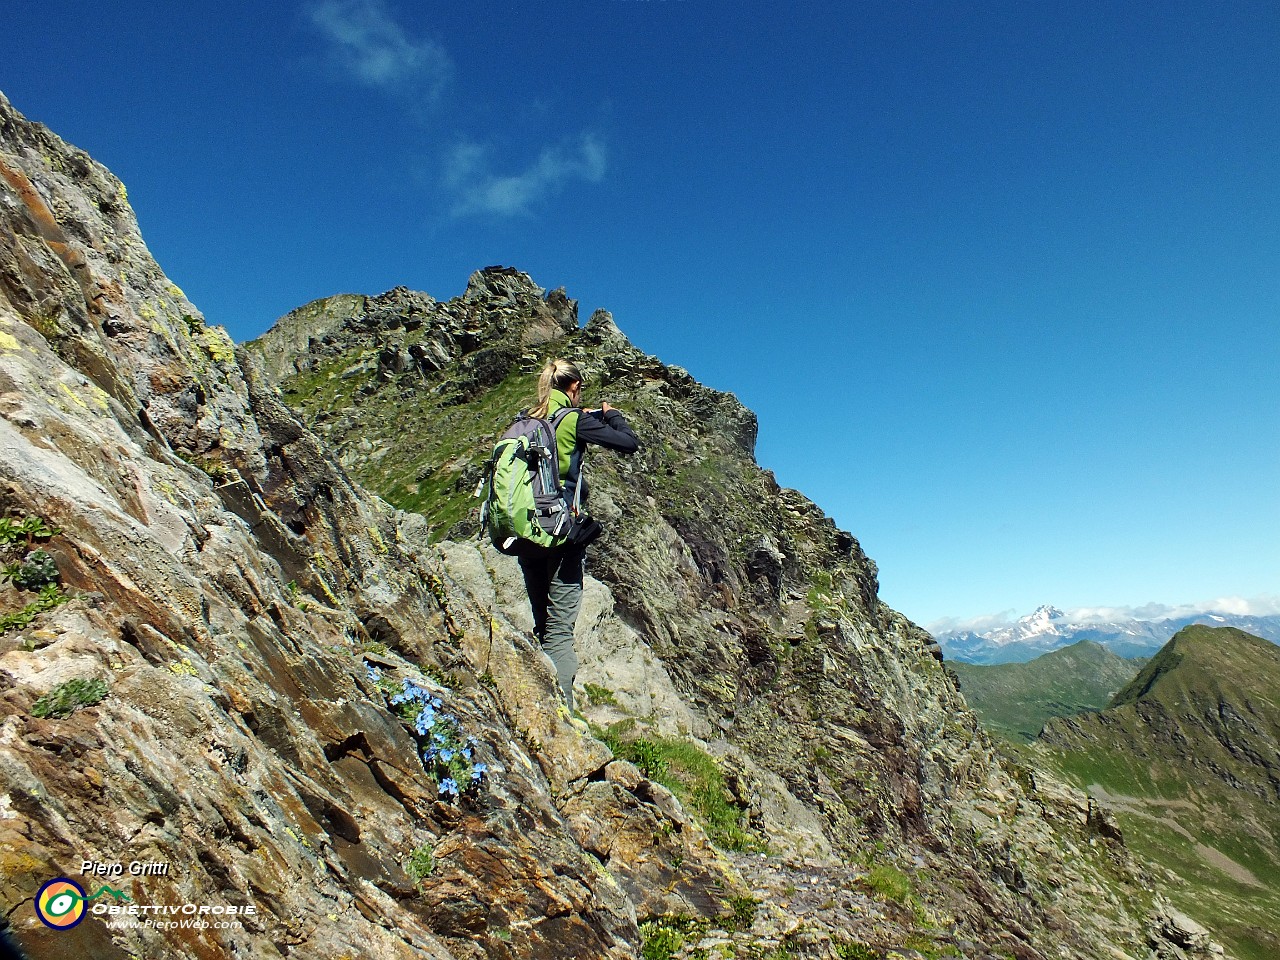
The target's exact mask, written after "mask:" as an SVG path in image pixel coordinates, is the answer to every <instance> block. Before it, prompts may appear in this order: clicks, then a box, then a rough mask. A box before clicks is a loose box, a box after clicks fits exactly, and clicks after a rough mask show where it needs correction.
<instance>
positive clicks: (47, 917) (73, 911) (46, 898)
mask: <svg viewBox="0 0 1280 960" xmlns="http://www.w3.org/2000/svg"><path fill="white" fill-rule="evenodd" d="M87 899H88V898H87V897H86V896H85V895H84V888H83V887H81V886H80V884H78V883H76V882H75V881H74V880H68V879H67V878H66V877H58V878H57V879H55V880H50V881H49V882H48V883H46V884H45V885H44V886H43V887H41V888H40V892H39V893H38V894H36V916H38V917H39V918H40V919H41V920H42V921H44V925H45V926H46V927H53V929H55V930H70V929H71V928H72V927H74V926H75V925H76V924H77V923H79V922H80V921H81V920H83V919H84V905H85V901H86V900H87Z"/></svg>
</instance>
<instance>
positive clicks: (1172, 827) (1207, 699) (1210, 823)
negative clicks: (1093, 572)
mask: <svg viewBox="0 0 1280 960" xmlns="http://www.w3.org/2000/svg"><path fill="white" fill-rule="evenodd" d="M1036 753H1037V754H1038V755H1039V758H1040V759H1041V760H1042V761H1043V762H1045V763H1047V764H1049V765H1051V766H1053V767H1055V768H1057V769H1058V770H1059V771H1060V772H1062V773H1063V774H1065V775H1066V776H1068V777H1069V778H1070V779H1073V780H1075V781H1076V782H1077V783H1078V784H1079V785H1081V786H1082V787H1085V788H1087V789H1089V790H1090V792H1091V793H1093V795H1094V796H1096V797H1098V798H1099V799H1100V800H1103V801H1104V802H1106V803H1108V804H1109V805H1110V806H1111V807H1112V808H1113V809H1114V810H1115V811H1116V815H1117V818H1118V820H1119V821H1120V823H1121V826H1122V828H1123V829H1124V833H1125V839H1126V841H1127V842H1128V844H1129V846H1130V847H1131V848H1132V849H1133V850H1134V851H1135V852H1136V853H1138V854H1139V855H1140V856H1142V857H1144V858H1146V859H1147V860H1148V861H1150V862H1151V863H1152V864H1153V865H1155V867H1156V871H1157V874H1158V875H1159V876H1160V877H1161V878H1162V879H1164V880H1166V881H1167V886H1168V888H1169V891H1170V897H1171V899H1173V900H1174V902H1175V904H1176V905H1177V906H1179V907H1180V908H1181V909H1183V910H1184V911H1185V912H1186V913H1188V914H1190V915H1191V916H1193V917H1195V918H1196V919H1198V920H1199V921H1200V922H1201V923H1203V924H1205V926H1207V927H1209V928H1210V929H1211V930H1213V931H1214V933H1215V934H1216V935H1217V936H1218V937H1219V938H1220V939H1221V940H1222V942H1223V943H1224V944H1225V945H1226V946H1227V949H1228V951H1229V952H1230V953H1231V954H1232V955H1233V956H1236V957H1238V958H1240V960H1274V958H1275V957H1278V956H1280V842H1278V840H1277V836H1278V835H1280V647H1277V646H1276V645H1274V644H1272V643H1268V642H1267V641H1265V640H1262V639H1259V638H1257V637H1253V636H1250V635H1249V634H1246V633H1242V632H1241V631H1239V630H1234V629H1232V628H1229V627H1221V628H1214V627H1204V626H1192V627H1187V628H1186V629H1184V630H1182V631H1180V632H1179V633H1178V634H1177V636H1175V637H1174V638H1173V639H1172V640H1171V641H1170V642H1169V643H1168V644H1167V645H1166V646H1165V647H1164V648H1163V649H1162V650H1161V651H1160V652H1159V653H1158V654H1157V655H1156V656H1155V657H1153V658H1152V659H1151V661H1150V662H1149V663H1148V664H1147V666H1146V667H1145V668H1143V670H1142V671H1141V673H1139V675H1138V676H1137V677H1135V678H1134V680H1133V681H1132V682H1131V683H1130V684H1128V685H1127V686H1126V687H1125V688H1124V689H1123V690H1121V691H1120V692H1119V693H1117V694H1116V696H1115V698H1114V699H1113V700H1112V702H1111V704H1110V706H1109V707H1108V708H1107V709H1106V710H1104V711H1103V712H1101V713H1098V714H1091V715H1090V714H1086V715H1082V716H1077V717H1072V718H1069V719H1061V720H1055V721H1052V722H1051V723H1050V724H1049V725H1048V726H1047V727H1046V729H1045V731H1044V733H1043V734H1042V736H1041V738H1040V740H1039V741H1038V743H1037V745H1036Z"/></svg>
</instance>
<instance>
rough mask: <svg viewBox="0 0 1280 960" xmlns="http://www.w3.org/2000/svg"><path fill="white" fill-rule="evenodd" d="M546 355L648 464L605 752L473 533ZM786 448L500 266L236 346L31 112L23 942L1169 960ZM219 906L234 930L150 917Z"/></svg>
mask: <svg viewBox="0 0 1280 960" xmlns="http://www.w3.org/2000/svg"><path fill="white" fill-rule="evenodd" d="M552 353H555V354H561V355H567V356H574V357H576V358H579V359H580V360H581V362H582V363H583V364H584V365H585V367H586V369H587V371H588V377H589V381H588V382H589V384H590V387H591V389H592V390H594V391H596V393H595V397H598V398H600V399H607V400H609V402H611V403H613V402H616V403H617V405H618V406H620V407H623V408H624V409H626V410H627V412H628V415H629V417H630V418H631V419H632V421H633V423H634V424H635V426H636V429H637V432H638V433H639V434H640V435H641V436H642V438H643V439H644V442H645V447H644V450H642V451H641V453H640V454H637V456H636V457H634V458H631V459H629V460H625V461H623V460H616V459H611V458H606V457H600V458H598V459H597V460H594V461H593V462H592V464H591V465H590V466H589V469H591V470H592V471H593V473H592V482H593V485H594V491H595V492H594V493H593V507H594V509H595V510H596V512H597V513H598V515H599V517H600V518H601V519H602V520H603V521H604V522H605V524H606V526H608V527H609V531H610V532H609V534H608V536H607V537H606V538H605V540H604V541H602V547H601V549H600V550H599V552H598V553H596V554H595V555H594V556H593V557H592V560H591V570H592V576H591V577H590V578H588V581H587V584H586V590H585V595H584V611H583V615H582V617H581V619H580V626H581V633H580V636H579V638H578V642H579V645H580V650H581V652H582V661H583V666H582V671H581V673H580V676H579V679H580V682H581V695H582V702H583V703H584V704H586V705H587V711H586V712H587V717H588V719H589V720H590V721H591V724H592V725H591V726H590V727H589V728H588V729H587V730H584V729H583V728H582V725H581V724H579V723H575V722H574V719H575V718H571V717H569V716H568V714H567V711H565V710H564V709H563V708H562V706H561V702H560V700H559V699H558V694H557V685H556V680H555V676H554V673H553V671H552V669H551V667H550V664H549V663H548V662H547V661H546V659H545V657H543V656H542V654H541V653H540V651H539V650H538V649H537V647H536V645H535V644H534V643H533V642H532V640H531V638H530V629H529V628H530V622H529V614H528V610H527V605H526V604H525V602H524V598H523V590H522V586H521V584H520V582H519V576H518V572H517V571H516V570H515V569H514V568H513V565H512V564H510V563H509V562H507V558H503V557H501V556H499V555H497V554H496V553H494V552H493V551H491V550H488V549H486V548H485V547H483V546H481V545H480V544H478V543H477V542H476V541H475V540H474V539H472V535H473V534H474V532H475V528H474V518H473V516H472V514H471V500H470V490H471V488H473V487H474V480H475V477H476V470H477V468H478V462H479V458H482V457H483V453H484V449H485V446H486V444H488V443H490V442H491V440H492V437H493V435H494V433H495V432H496V431H498V430H500V429H501V428H502V426H503V425H504V421H506V420H507V419H509V418H510V416H511V415H512V412H513V411H514V410H515V409H518V407H519V405H520V404H521V403H524V402H527V400H528V398H529V397H530V395H531V387H532V385H533V379H534V377H535V375H536V371H537V369H538V367H539V365H540V364H541V362H542V361H543V359H544V358H545V357H546V356H548V355H549V354H552ZM277 387H278V389H277ZM592 399H594V398H593V397H591V396H589V397H588V401H590V400H592ZM755 433H756V422H755V417H754V416H753V415H752V414H751V413H750V411H747V410H746V409H745V408H744V407H743V406H742V405H741V404H740V403H739V402H738V401H737V400H736V398H734V397H733V396H732V395H729V394H724V393H720V392H718V391H714V390H710V389H708V388H706V387H705V386H703V385H701V384H699V383H698V382H697V381H696V380H695V379H694V378H693V376H691V375H690V374H689V373H687V372H685V371H682V370H679V369H677V368H673V367H668V366H666V365H664V364H662V363H661V362H660V361H659V360H657V359H656V358H654V357H650V356H647V355H645V354H644V353H642V352H641V351H639V350H637V349H635V348H634V347H633V346H631V345H630V344H629V343H627V342H626V338H625V336H624V335H623V334H622V332H621V330H620V329H619V327H618V325H617V324H615V323H614V322H613V321H612V319H610V318H608V317H606V316H605V315H602V314H595V315H594V316H593V318H592V320H591V321H590V322H588V323H587V324H586V325H585V326H584V327H580V326H579V324H578V319H577V305H576V303H574V302H573V301H572V300H570V299H569V298H568V296H567V295H566V294H565V292H564V291H552V292H551V293H545V292H544V291H542V290H541V288H539V287H537V285H536V284H534V283H533V282H532V280H531V279H530V278H529V277H527V276H526V275H524V274H521V273H519V272H518V271H513V270H510V269H508V268H487V269H485V270H482V271H479V272H478V273H477V274H476V275H474V276H473V277H472V280H471V282H470V283H469V284H468V286H467V291H466V293H464V294H463V295H462V296H461V297H458V298H455V299H452V300H448V301H443V302H442V301H438V300H436V299H435V298H434V297H432V296H430V295H428V294H423V293H417V292H414V291H411V290H408V289H406V288H403V287H397V288H396V289H394V290H391V291H388V292H387V293H384V294H382V295H380V296H369V295H366V294H351V293H348V294H342V295H336V296H332V297H327V298H325V299H322V300H318V301H315V302H313V303H311V304H308V305H307V306H305V307H302V308H299V310H297V311H294V312H293V313H291V314H290V315H289V316H288V317H286V318H284V319H282V321H281V322H280V323H278V324H277V325H276V327H275V328H274V330H273V331H272V333H271V334H270V335H269V336H267V337H265V338H264V339H263V340H262V341H261V342H259V343H257V344H255V345H254V346H253V348H252V350H249V349H245V348H242V347H237V346H235V345H234V344H232V343H231V341H230V340H229V338H228V337H227V335H226V333H225V332H224V331H222V330H221V329H219V328H217V327H211V326H208V325H207V324H206V323H205V321H204V319H203V317H202V316H201V314H200V313H199V311H198V310H197V309H196V308H195V307H194V306H193V305H192V304H191V303H190V302H189V301H188V300H187V299H186V297H185V296H184V295H183V293H182V291H181V290H180V289H179V288H178V287H177V286H175V285H174V284H173V283H172V282H171V281H170V280H169V279H168V278H167V277H166V276H165V275H164V273H163V272H162V271H161V269H160V268H159V266H158V265H157V264H156V263H155V262H154V261H153V260H152V258H151V256H150V254H149V253H148V252H147V250H146V247H145V245H144V244H143V242H142V238H141V236H140V234H139V233H138V229H137V223H136V220H135V218H134V216H133V213H132V211H131V210H130V208H129V206H128V203H127V199H126V195H125V191H124V188H123V186H122V185H121V184H120V182H119V181H118V180H116V179H115V178H114V177H113V176H112V175H111V174H110V173H109V172H108V171H106V170H105V169H104V168H103V167H101V166H100V165H99V164H97V163H95V162H94V161H93V160H92V159H91V158H89V157H88V156H87V155H86V154H84V153H83V152H82V151H79V150H77V149H75V148H73V147H70V146H68V145H67V144H65V143H63V142H62V141H61V140H60V139H58V137H56V136H55V135H54V134H53V133H51V132H50V131H48V130H47V129H45V128H44V127H42V126H40V125H38V124H35V123H31V122H29V121H27V120H26V119H25V118H24V117H22V116H21V115H20V114H19V113H17V112H16V111H15V110H13V108H12V107H11V106H10V105H9V104H8V101H6V100H3V98H0V453H2V455H0V517H2V518H3V521H4V523H3V524H2V525H0V549H3V551H5V553H4V556H3V558H2V559H3V562H4V564H5V567H4V569H5V570H6V582H5V583H4V585H3V586H2V587H0V617H2V618H3V619H2V620H0V627H2V632H0V700H3V704H4V709H3V711H2V712H0V716H2V717H3V719H2V720H0V731H2V735H0V864H2V865H3V868H4V869H3V871H0V897H2V898H3V904H2V906H3V911H2V912H0V916H2V917H4V918H5V924H6V925H7V930H8V934H9V935H10V936H11V938H12V939H13V940H14V941H16V943H17V944H18V946H19V947H20V948H21V949H22V950H24V951H26V952H28V953H29V954H30V955H31V956H37V957H44V956H76V957H94V958H109V960H124V958H126V957H130V956H145V957H148V958H161V960H163V958H178V957H183V958H186V957H192V956H196V957H202V958H210V960H216V958H223V957H228V958H229V957H239V956H252V957H263V958H271V957H283V956H294V957H332V958H338V957H366V958H378V960H393V958H394V960H410V958H423V957H430V958H438V960H446V958H460V960H461V958H466V960H473V958H482V957H484V958H490V957H491V958H495V960H497V958H503V960H506V958H514V957H519V958H547V960H551V958H557V960H558V958H562V957H565V956H573V957H583V958H617V960H623V958H628V960H630V958H636V957H639V956H641V955H642V953H643V955H644V956H656V955H658V954H659V952H660V951H665V953H664V955H674V954H675V953H676V952H678V951H679V952H681V955H684V956H701V955H703V954H704V953H706V952H708V951H714V952H715V953H716V954H718V955H721V956H725V957H726V958H727V957H741V958H746V957H759V956H780V955H784V954H785V955H803V956H806V957H813V958H822V960H835V958H837V957H849V956H858V957H863V956H875V957H883V956H889V955H894V954H895V953H896V954H901V955H911V953H912V952H916V953H921V952H925V953H927V954H929V955H938V956H943V955H948V954H950V955H954V956H962V957H973V958H979V957H987V956H989V955H992V954H993V952H994V954H995V955H1000V956H1014V957H1017V958H1019V960H1039V958H1047V957H1057V956H1073V957H1117V956H1130V957H1134V958H1138V957H1140V956H1145V955H1146V954H1145V952H1144V951H1146V950H1147V937H1148V926H1147V922H1146V916H1145V914H1146V912H1147V908H1148V907H1152V908H1154V907H1155V906H1156V905H1155V903H1154V898H1153V897H1152V896H1151V895H1150V894H1149V893H1148V892H1147V891H1146V890H1145V889H1144V887H1143V886H1142V883H1141V882H1140V881H1139V880H1138V879H1137V875H1136V874H1135V873H1134V872H1133V871H1132V870H1131V869H1130V866H1129V858H1128V854H1127V852H1126V850H1125V849H1124V847H1123V846H1122V845H1121V844H1119V842H1118V841H1116V840H1115V839H1114V838H1111V837H1109V836H1107V835H1104V834H1100V833H1098V831H1097V830H1096V823H1095V821H1094V820H1091V819H1090V817H1089V809H1090V807H1089V804H1088V802H1087V801H1086V799H1085V798H1084V797H1083V796H1082V795H1079V794H1075V793H1073V792H1072V791H1070V790H1068V789H1067V788H1065V787H1063V786H1061V785H1059V784H1057V783H1056V782H1055V781H1052V780H1051V779H1049V778H1046V777H1042V776H1041V775H1040V774H1039V773H1036V774H1034V775H1033V774H1031V773H1030V772H1029V771H1026V770H1023V769H1020V768H1017V767H1015V766H1014V765H1012V764H1011V763H1010V762H1009V761H1006V760H1004V759H1002V758H1001V757H1000V756H999V755H998V754H997V753H996V752H995V751H994V750H993V748H992V745H991V743H990V741H989V740H988V739H987V738H986V737H985V736H984V735H982V734H981V732H980V731H979V729H978V727H977V725H976V722H975V721H974V718H973V716H972V714H971V713H969V711H968V710H967V708H966V707H965V704H964V701H963V699H962V698H961V697H960V696H959V694H958V693H957V691H956V689H955V686H954V683H953V681H952V679H951V678H950V677H949V676H948V674H947V673H946V672H945V671H944V670H943V668H942V666H941V664H940V663H939V661H938V660H937V658H936V656H935V652H936V648H935V647H933V645H932V644H931V641H930V638H929V637H928V636H927V634H925V633H924V632H923V631H921V630H920V629H919V628H917V627H915V626H914V625H913V624H911V623H910V622H909V621H907V620H906V619H905V618H904V617H902V616H901V615H900V614H898V613H896V612H895V611H893V610H891V609H889V608H888V607H887V606H886V605H884V604H883V603H882V602H881V601H880V600H879V597H878V590H877V580H876V568H875V565H874V564H873V563H872V562H871V561H870V559H869V558H867V557H866V556H865V554H864V553H863V552H862V550H861V547H860V546H859V544H858V542H857V540H856V539H855V538H854V537H853V536H852V535H850V534H849V533H847V532H844V531H841V530H839V529H837V528H836V526H835V525H834V524H833V523H832V522H831V521H830V519H829V518H827V517H826V516H825V515H824V514H823V513H822V511H821V510H820V509H818V508H817V507H816V506H815V505H814V504H813V503H812V502H810V501H809V500H807V499H806V498H805V497H803V496H802V495H801V494H799V493H798V492H796V491H793V490H786V489H782V488H780V487H779V486H778V485H777V483H776V482H775V481H774V478H773V477H772V476H771V475H770V474H768V473H767V472H766V471H762V470H760V468H759V467H758V466H757V465H756V464H755V462H754V458H753V455H752V450H753V446H754V441H755ZM135 862H136V863H142V864H153V863H154V864H163V865H165V867H166V868H167V870H166V872H164V873H163V874H161V873H159V872H158V871H152V872H150V873H145V874H140V875H132V874H129V873H128V866H129V865H130V864H132V863H135ZM96 865H106V867H105V869H107V870H108V872H110V871H112V870H113V869H114V867H113V865H120V867H121V871H120V873H119V874H116V873H110V875H111V876H113V877H114V878H115V879H114V881H113V883H112V885H111V889H110V891H107V890H104V889H101V886H102V885H101V884H98V883H96V882H95V880H96V879H97V878H99V873H98V868H97V866H96ZM59 884H63V886H59ZM73 884H78V885H79V887H78V889H79V890H80V891H81V892H80V893H75V892H74V891H75V890H76V889H77V888H76V887H75V886H72V885H73ZM801 889H804V890H811V889H820V890H822V891H823V896H821V897H820V898H818V897H814V896H812V895H807V896H799V895H798V891H800V890H801ZM99 897H101V898H102V899H101V900H97V899H94V900H93V904H94V906H92V908H86V909H85V910H84V912H83V915H82V916H77V917H76V919H79V920H80V921H81V922H78V923H75V924H74V926H72V925H71V922H70V921H69V920H64V918H69V917H72V916H73V915H75V911H76V910H77V909H78V908H77V906H76V905H77V903H79V904H80V906H84V904H85V903H88V902H89V899H90V898H99ZM112 900H113V901H114V906H118V907H120V908H121V909H119V910H115V911H112V910H111V907H112V906H113V904H112V903H111V902H109V901H112ZM82 901H83V902H82ZM99 903H100V904H101V905H102V906H101V908H99V906H97V904H99ZM188 905H190V906H191V909H192V910H194V911H196V912H197V913H198V912H199V911H200V910H201V909H202V907H203V906H208V907H209V908H210V910H211V911H212V910H215V909H218V908H220V909H221V913H220V914H218V915H219V916H221V917H223V918H224V919H223V920H221V921H218V922H211V923H208V924H203V925H202V924H193V925H189V926H185V927H180V926H174V927H169V926H167V925H163V924H159V923H146V922H141V921H139V922H134V920H138V918H139V917H141V918H143V919H144V920H145V918H146V917H148V916H153V917H154V916H155V915H156V914H157V912H158V911H161V910H165V909H170V908H172V909H173V910H176V911H179V912H184V911H186V910H187V907H188ZM134 907H136V908H137V910H136V911H135V910H134V909H133V908H134ZM148 911H150V913H148ZM59 924H62V925H63V926H62V927H61V928H60V926H59ZM1153 929H1154V928H1153Z"/></svg>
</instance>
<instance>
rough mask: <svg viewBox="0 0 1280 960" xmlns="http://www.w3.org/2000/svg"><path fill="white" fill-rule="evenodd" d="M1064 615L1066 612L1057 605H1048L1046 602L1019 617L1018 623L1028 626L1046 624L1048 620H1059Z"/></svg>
mask: <svg viewBox="0 0 1280 960" xmlns="http://www.w3.org/2000/svg"><path fill="white" fill-rule="evenodd" d="M1065 616H1066V614H1065V613H1063V612H1062V611H1061V610H1059V609H1058V608H1057V607H1053V606H1050V605H1049V604H1047V603H1046V604H1043V605H1042V606H1039V607H1036V609H1035V612H1034V613H1032V614H1030V615H1028V616H1025V617H1022V618H1020V619H1019V620H1018V623H1022V624H1026V625H1027V626H1029V627H1032V626H1040V625H1042V624H1047V623H1048V622H1049V621H1050V620H1061V619H1062V618H1063V617H1065Z"/></svg>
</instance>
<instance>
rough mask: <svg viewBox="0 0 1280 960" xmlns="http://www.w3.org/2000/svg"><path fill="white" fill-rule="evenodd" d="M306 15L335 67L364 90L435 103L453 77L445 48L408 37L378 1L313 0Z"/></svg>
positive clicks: (434, 43) (450, 60)
mask: <svg viewBox="0 0 1280 960" xmlns="http://www.w3.org/2000/svg"><path fill="white" fill-rule="evenodd" d="M306 12H307V15H308V17H309V18H310V20H311V22H312V24H314V25H315V26H316V28H317V29H319V31H320V32H321V33H322V34H323V35H324V37H325V38H326V39H327V40H328V41H329V46H330V52H331V54H332V56H333V58H334V60H335V61H336V62H337V64H338V65H339V66H340V67H341V68H342V69H343V70H344V71H345V72H346V73H348V74H349V75H350V76H351V77H352V78H353V79H355V80H357V81H358V82H360V83H363V84H365V85H366V86H370V87H374V88H377V89H380V90H384V91H387V92H392V93H400V94H407V95H416V96H420V97H422V98H424V99H425V100H427V101H428V102H434V101H436V100H438V99H439V98H440V96H441V95H442V93H443V92H444V89H445V87H446V86H447V85H448V83H449V80H450V78H451V77H452V76H453V69H454V68H453V61H452V59H451V58H450V57H449V54H448V52H447V51H446V50H445V49H444V47H442V46H441V45H440V44H439V43H437V42H436V41H434V40H432V39H430V38H428V37H415V36H412V35H411V34H410V33H409V32H408V31H407V30H405V28H404V27H402V26H401V25H400V24H399V23H398V22H397V21H396V18H395V16H394V15H393V14H392V12H391V11H390V10H389V9H388V8H387V6H386V5H385V4H384V3H383V2H382V0H317V2H314V3H311V4H310V5H309V6H308V7H307V8H306Z"/></svg>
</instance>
